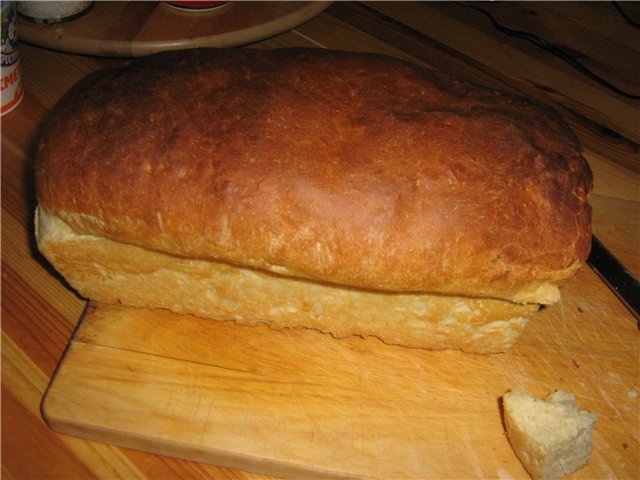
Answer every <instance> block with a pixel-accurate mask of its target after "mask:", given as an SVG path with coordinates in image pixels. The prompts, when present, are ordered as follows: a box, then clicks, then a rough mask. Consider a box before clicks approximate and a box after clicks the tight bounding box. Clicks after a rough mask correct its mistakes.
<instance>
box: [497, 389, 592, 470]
mask: <svg viewBox="0 0 640 480" xmlns="http://www.w3.org/2000/svg"><path fill="white" fill-rule="evenodd" d="M503 406H504V421H505V426H506V429H507V436H508V438H509V442H510V443H511V446H512V447H513V450H514V451H515V452H516V455H517V456H518V458H519V459H520V461H521V462H522V464H523V466H524V467H525V468H526V470H527V471H528V472H529V474H530V475H531V477H532V478H534V479H555V478H561V477H563V476H564V475H568V474H569V473H572V472H574V471H575V470H577V469H579V468H580V467H582V466H584V465H586V464H587V463H588V461H589V459H590V457H591V434H592V432H593V425H594V423H595V422H596V419H597V416H596V415H595V414H593V413H590V412H586V411H584V410H581V409H580V408H578V406H577V405H576V403H575V394H574V393H570V392H565V391H563V390H557V391H555V392H553V393H552V394H550V395H549V396H547V397H546V398H545V399H538V398H535V397H533V396H531V395H530V394H529V393H528V392H526V391H524V390H523V389H521V388H514V389H513V390H512V391H511V392H509V393H507V394H505V395H504V397H503Z"/></svg>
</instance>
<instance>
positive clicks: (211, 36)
mask: <svg viewBox="0 0 640 480" xmlns="http://www.w3.org/2000/svg"><path fill="white" fill-rule="evenodd" d="M330 4H331V2H241V1H237V2H236V1H231V2H229V3H226V4H223V5H221V6H219V7H217V8H214V9H211V10H206V11H198V10H193V11H185V10H181V9H177V8H174V7H172V6H170V5H168V4H167V3H165V2H95V4H94V5H93V6H92V7H91V9H90V10H89V11H88V12H87V14H85V15H84V16H82V17H80V18H77V19H75V20H71V21H69V22H64V23H58V24H53V25H42V24H38V23H35V22H32V21H30V20H27V19H25V18H20V19H19V21H18V35H19V38H20V40H21V41H24V42H27V43H31V44H34V45H38V46H41V47H46V48H51V49H54V50H59V51H63V52H68V53H77V54H82V55H96V56H102V57H141V56H144V55H149V54H152V53H156V52H159V51H163V50H177V49H182V48H194V47H219V48H220V47H236V46H239V45H246V44H249V43H253V42H257V41H260V40H264V39H265V38H268V37H271V36H274V35H277V34H280V33H283V32H285V31H287V30H290V29H292V28H295V27H297V26H299V25H301V24H303V23H305V22H307V21H308V20H310V19H312V18H313V17H315V16H317V15H318V14H320V13H321V12H322V11H324V10H325V9H326V8H327V7H329V5H330Z"/></svg>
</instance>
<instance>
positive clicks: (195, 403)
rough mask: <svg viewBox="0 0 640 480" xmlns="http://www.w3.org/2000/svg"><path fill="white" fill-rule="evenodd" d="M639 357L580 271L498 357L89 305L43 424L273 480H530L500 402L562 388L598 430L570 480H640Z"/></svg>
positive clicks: (621, 313)
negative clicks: (515, 391) (516, 390)
mask: <svg viewBox="0 0 640 480" xmlns="http://www.w3.org/2000/svg"><path fill="white" fill-rule="evenodd" d="M639 346H640V342H639V335H638V330H637V327H636V323H635V321H634V318H633V317H632V315H631V314H630V313H629V312H628V311H626V310H625V308H624V307H623V306H622V305H621V304H620V303H619V302H618V301H617V299H616V298H615V297H614V296H613V294H612V293H611V292H610V291H609V290H608V289H607V288H606V287H605V286H604V285H603V284H602V282H601V281H600V280H599V279H598V277H596V276H595V274H594V273H593V272H592V271H591V270H590V269H589V268H588V267H585V268H583V269H582V270H581V271H580V273H579V274H578V276H577V277H576V278H575V279H574V280H572V281H571V282H570V283H569V284H567V285H566V286H565V287H564V289H563V301H562V303H559V304H556V305H553V306H550V307H547V308H545V309H543V310H542V311H541V312H539V313H538V314H537V315H536V316H535V318H534V319H533V320H532V321H531V322H530V324H529V326H528V327H527V329H526V330H525V333H524V334H523V336H522V337H521V338H520V339H519V341H518V342H517V343H516V345H515V346H514V347H513V348H512V349H511V351H509V352H508V353H505V354H499V355H492V356H482V355H473V354H465V353H460V352H453V351H448V352H429V351H422V350H417V349H408V348H402V347H396V346H387V345H384V344H383V343H381V342H380V341H378V340H377V339H375V338H367V339H362V338H349V339H341V340H336V339H334V338H332V337H331V336H329V335H324V334H320V333H317V332H314V331H310V330H302V329H301V330H285V331H281V332H276V331H272V330H270V329H269V328H267V327H243V326H238V325H235V324H233V323H229V322H215V321H211V320H204V319H199V318H196V317H190V316H178V315H173V314H170V313H167V312H164V311H150V310H134V309H127V308H122V307H117V306H106V305H97V304H90V305H89V307H88V309H87V311H86V313H85V315H84V317H83V319H82V321H81V323H80V325H79V327H78V329H77V332H76V334H75V335H74V338H73V339H72V341H71V343H70V345H69V348H68V351H67V352H66V354H65V356H64V359H63V361H62V363H61V364H60V366H59V369H58V371H57V373H56V375H55V376H54V378H53V380H52V383H51V385H50V387H49V389H48V392H47V395H46V397H45V399H44V403H43V406H42V411H43V415H44V418H45V419H46V421H47V422H48V424H49V425H50V426H51V428H53V429H54V430H55V431H57V432H59V433H63V434H70V435H74V436H79V437H83V438H88V439H92V440H98V441H101V442H107V443H113V444H117V445H121V446H126V447H132V448H136V449H143V450H148V451H152V452H157V453H162V454H167V455H173V456H177V457H182V458H187V459H191V460H197V461H202V462H209V463H215V464H219V465H224V466H231V467H237V468H241V469H245V470H249V471H254V472H259V473H265V474H271V475H276V476H286V477H295V478H300V477H308V478H320V477H323V476H326V477H331V478H336V477H339V476H345V477H369V478H472V477H481V478H525V477H526V476H527V475H526V472H525V471H524V469H523V468H522V466H521V465H520V463H519V462H518V460H517V457H516V456H515V454H514V453H513V451H512V450H511V448H510V445H509V442H508V440H507V437H506V436H505V434H504V426H503V423H502V416H501V403H500V397H501V396H502V395H503V394H504V393H505V392H506V391H508V390H509V389H510V388H513V387H515V386H521V387H524V388H526V389H528V390H529V391H531V392H532V393H533V394H535V395H539V396H542V395H545V394H547V393H549V392H550V391H553V390H555V389H557V388H563V389H566V390H569V391H573V392H575V393H576V394H577V402H578V404H579V405H580V406H581V407H582V408H584V409H586V410H589V411H592V412H595V413H597V414H598V417H599V419H598V422H597V424H596V431H595V433H594V439H593V440H594V444H593V456H592V459H591V462H590V464H589V465H588V466H586V467H584V468H583V469H581V470H579V471H578V472H577V473H576V474H574V478H605V477H606V478H639V477H640V468H639V458H640V456H639V453H640V444H639V439H638V434H639V432H640V428H639V417H638V412H639V411H640V410H639V399H638V391H639V390H640V386H639V383H638V382H639V378H638V377H639V367H640V363H639V362H640V350H639Z"/></svg>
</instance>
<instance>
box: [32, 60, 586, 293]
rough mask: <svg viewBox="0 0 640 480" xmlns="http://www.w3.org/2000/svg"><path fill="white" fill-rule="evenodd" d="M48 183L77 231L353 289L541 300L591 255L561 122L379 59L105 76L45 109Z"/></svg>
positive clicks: (45, 193) (197, 64)
mask: <svg viewBox="0 0 640 480" xmlns="http://www.w3.org/2000/svg"><path fill="white" fill-rule="evenodd" d="M36 186H37V195H38V201H39V203H40V205H41V206H42V207H43V208H45V209H47V210H48V211H50V212H51V213H52V214H54V215H57V216H59V217H60V218H62V219H64V220H65V221H66V222H68V223H69V224H70V225H71V226H72V227H73V228H74V229H76V230H78V231H79V232H82V233H90V234H94V235H100V236H105V237H108V238H111V239H113V240H116V241H121V242H126V243H131V244H136V245H139V246H142V247H146V248H149V249H155V250H159V251H164V252H168V253H172V254H175V255H180V256H185V257H193V258H207V259H216V260H220V261H226V262H230V263H234V264H239V265H245V266H251V267H255V268H259V269H265V270H269V271H272V272H275V273H279V274H283V275H290V276H296V277H302V278H308V279H311V280H315V281H322V282H330V283H337V284H341V285H347V286H353V287H359V288H370V289H381V290H392V291H429V292H442V293H453V294H464V295H477V296H487V297H499V298H508V299H512V300H515V301H535V302H541V301H542V303H547V302H545V301H544V300H541V298H542V297H544V295H542V296H540V292H539V290H540V289H541V288H542V287H541V286H544V285H548V284H556V283H558V282H560V281H562V280H564V279H566V278H569V277H570V276H572V275H573V274H574V273H575V271H576V270H577V268H578V267H579V266H580V264H581V263H583V262H584V261H585V259H586V257H587V255H588V253H589V249H590V245H591V210H590V207H589V204H588V196H589V193H590V191H591V188H592V174H591V171H590V169H589V166H588V164H587V163H586V161H585V160H584V158H583V157H582V156H581V147H580V145H579V142H578V140H577V138H576V136H575V135H574V133H573V132H572V131H571V130H570V128H569V127H568V126H567V125H566V124H565V122H564V121H563V120H562V118H561V117H560V116H559V115H558V114H557V113H555V112H554V111H553V110H551V109H549V108H547V107H545V106H543V105H541V104H538V103H535V102H533V101H531V100H528V99H525V98H522V97H518V96H515V95H512V94H509V93H506V92H501V91H495V90H491V89H487V88H483V87H480V86H477V85H473V84H470V83H468V82H465V81H459V80H454V79H450V78H448V77H445V76H443V75H441V74H438V73H436V72H433V71H429V70H426V69H423V68H420V67H418V66H416V65H412V64H409V63H405V62H402V61H400V60H397V59H392V58H389V57H383V56H379V55H374V54H362V53H346V52H334V51H326V50H313V49H300V48H295V49H280V50H264V51H263V50H254V49H229V50H225V49H221V50H216V49H194V50H186V51H178V52H165V53H161V54H156V55H152V56H149V57H146V58H144V59H141V60H137V61H133V62H132V63H130V64H128V65H127V66H125V67H120V68H115V69H105V70H101V71H98V72H94V73H92V74H90V75H89V76H87V77H86V78H84V79H83V80H81V81H80V82H79V83H78V84H77V85H75V86H74V87H73V88H72V89H71V90H70V91H69V92H68V93H67V94H66V95H65V96H64V97H63V98H62V100H61V101H60V102H59V103H58V105H57V106H56V107H55V108H54V110H53V111H52V113H51V115H50V117H49V118H48V121H47V122H46V124H45V126H44V128H43V131H42V136H41V139H40V141H39V144H38V148H37V162H36ZM536 292H537V293H536Z"/></svg>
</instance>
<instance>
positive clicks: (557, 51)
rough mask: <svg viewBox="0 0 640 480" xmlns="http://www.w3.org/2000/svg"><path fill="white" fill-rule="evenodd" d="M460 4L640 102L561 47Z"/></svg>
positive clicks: (622, 94)
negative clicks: (506, 25)
mask: <svg viewBox="0 0 640 480" xmlns="http://www.w3.org/2000/svg"><path fill="white" fill-rule="evenodd" d="M458 3H459V4H461V5H464V6H466V7H469V8H471V9H473V10H475V11H477V12H479V13H482V14H483V15H484V16H486V17H487V18H489V20H490V21H491V23H492V24H493V27H494V28H495V29H496V30H498V31H499V32H502V33H504V34H506V35H509V36H512V37H518V38H523V39H524V40H527V41H528V42H530V43H533V44H534V45H536V46H538V47H540V48H543V49H545V50H547V51H548V52H550V53H552V54H553V55H556V56H557V57H559V58H560V59H561V60H563V61H565V62H566V63H568V64H569V65H571V66H572V67H573V68H575V69H576V70H578V71H579V72H580V73H582V74H584V75H586V76H587V77H589V78H590V79H592V80H594V81H595V82H597V83H599V84H600V85H602V86H604V87H606V88H608V89H609V90H612V91H613V92H615V93H617V94H618V95H621V96H623V97H626V98H631V99H633V100H639V99H640V95H635V94H633V93H629V92H626V91H624V90H622V89H620V88H618V87H616V86H615V85H613V84H611V83H609V82H608V81H607V80H605V79H604V78H602V77H600V76H598V75H596V74H595V73H593V72H592V71H591V70H589V69H588V68H587V67H585V66H584V65H582V64H581V63H580V62H578V61H577V60H576V59H574V58H573V57H572V56H571V55H569V54H568V53H566V52H565V51H564V50H563V49H562V48H561V47H558V46H556V45H554V44H552V43H549V42H547V41H546V40H544V39H542V38H539V37H537V36H535V35H533V34H532V33H529V32H524V31H521V30H513V29H511V28H509V27H505V26H504V25H501V24H500V23H498V21H497V20H496V19H495V17H494V16H493V15H492V14H491V13H489V12H488V11H486V10H485V9H483V8H480V7H478V6H477V5H476V4H474V3H472V2H458ZM621 13H622V12H621ZM623 16H624V17H625V19H626V18H627V17H626V15H625V14H624V13H623ZM627 21H629V22H631V23H635V22H633V20H631V19H628V20H627Z"/></svg>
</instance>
